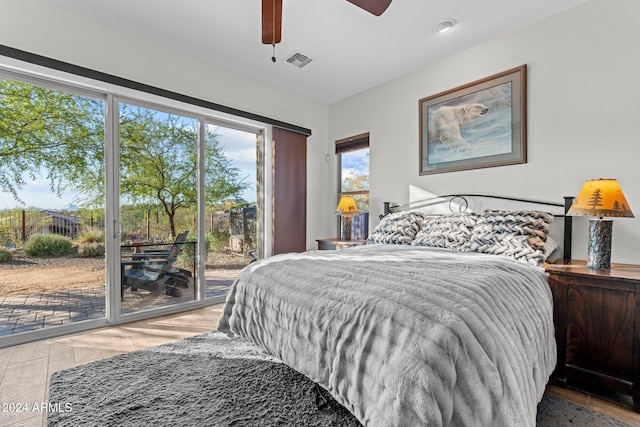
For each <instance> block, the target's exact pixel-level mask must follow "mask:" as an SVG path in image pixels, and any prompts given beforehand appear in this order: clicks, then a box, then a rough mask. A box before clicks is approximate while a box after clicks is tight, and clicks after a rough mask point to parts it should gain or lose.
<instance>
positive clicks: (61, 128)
mask: <svg viewBox="0 0 640 427" xmlns="http://www.w3.org/2000/svg"><path fill="white" fill-rule="evenodd" d="M0 104H1V105H2V110H1V112H0V191H3V192H7V193H11V194H12V195H13V197H14V199H15V200H17V201H21V200H20V197H19V196H18V190H19V189H21V188H22V187H23V186H24V185H25V184H26V180H27V179H28V178H31V179H36V177H37V175H38V173H39V172H40V170H41V169H46V170H47V178H48V179H49V183H50V186H51V191H53V192H55V193H56V194H58V195H60V194H61V193H62V191H63V190H64V187H65V186H66V185H68V183H73V182H80V181H83V182H84V181H87V180H88V179H90V178H92V179H94V180H95V178H96V174H97V175H99V176H100V177H99V178H98V179H102V178H101V177H102V176H103V169H104V167H103V159H104V103H103V101H101V100H97V99H92V98H87V97H84V96H79V95H73V94H70V93H66V92H61V91H56V90H52V89H47V88H44V87H40V86H34V85H30V84H27V83H22V82H18V81H14V80H9V79H5V78H0ZM100 182H104V179H102V180H101V181H100Z"/></svg>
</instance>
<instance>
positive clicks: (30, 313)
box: [0, 269, 240, 336]
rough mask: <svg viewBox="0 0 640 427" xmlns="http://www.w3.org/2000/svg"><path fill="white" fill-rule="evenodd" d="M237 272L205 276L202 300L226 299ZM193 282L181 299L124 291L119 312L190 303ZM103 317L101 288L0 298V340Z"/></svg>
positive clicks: (230, 271) (103, 301) (214, 272)
mask: <svg viewBox="0 0 640 427" xmlns="http://www.w3.org/2000/svg"><path fill="white" fill-rule="evenodd" d="M239 272H240V270H239V269H221V270H214V271H208V272H207V275H206V276H207V278H206V298H212V297H217V296H222V295H226V293H227V292H228V290H229V287H230V286H231V284H232V283H233V280H234V279H235V277H236V276H237V275H238V273H239ZM193 299H194V290H193V281H190V283H189V287H188V288H185V289H182V295H181V296H178V297H172V296H168V295H165V294H164V293H162V294H152V293H150V292H147V291H143V290H139V291H136V292H132V291H131V290H130V289H126V290H125V292H124V298H123V300H122V312H123V313H133V312H136V311H141V310H148V309H152V308H156V307H166V306H167V305H173V304H178V303H181V302H186V301H192V300H193ZM104 316H105V287H104V286H91V287H85V288H76V289H66V290H58V291H54V292H39V293H33V294H29V295H17V296H7V297H0V336H6V335H11V334H17V333H20V332H27V331H33V330H37V329H43V328H46V327H51V326H60V325H66V324H69V323H73V322H81V321H84V320H89V319H99V318H102V317H104Z"/></svg>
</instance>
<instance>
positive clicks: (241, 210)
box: [204, 123, 261, 300]
mask: <svg viewBox="0 0 640 427" xmlns="http://www.w3.org/2000/svg"><path fill="white" fill-rule="evenodd" d="M260 141H261V138H260V135H259V134H256V132H255V131H250V130H243V129H237V128H231V127H229V126H228V125H224V124H222V125H218V124H214V123H207V124H206V126H205V138H204V142H205V147H204V188H205V191H204V195H205V197H204V205H205V228H206V254H207V255H206V257H205V258H204V259H206V262H205V273H204V274H205V285H206V286H205V296H206V298H209V299H217V300H221V299H223V298H224V297H225V296H226V294H227V292H228V291H229V287H230V286H231V284H232V283H233V281H234V279H235V278H236V276H237V275H238V274H239V272H240V270H241V269H242V268H244V267H246V266H247V264H249V262H251V261H252V260H253V259H255V258H256V257H257V256H258V250H257V249H258V247H259V243H260V242H259V241H258V235H259V234H258V233H259V228H260V227H259V224H260V221H259V219H260V215H261V211H260V209H259V208H260V206H259V199H258V192H257V188H258V185H257V183H258V170H259V165H260V163H261V162H260V159H259V156H258V147H259V143H260Z"/></svg>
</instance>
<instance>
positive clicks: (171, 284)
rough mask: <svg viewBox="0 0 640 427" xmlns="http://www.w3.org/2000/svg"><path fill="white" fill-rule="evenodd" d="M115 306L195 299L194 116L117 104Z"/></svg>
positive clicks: (138, 307) (128, 308)
mask: <svg viewBox="0 0 640 427" xmlns="http://www.w3.org/2000/svg"><path fill="white" fill-rule="evenodd" d="M119 153H120V183H119V188H120V199H119V202H120V220H119V222H120V248H121V254H120V256H121V260H120V265H121V270H120V271H121V282H122V294H121V312H122V313H123V314H127V313H133V312H138V311H143V310H150V309H156V308H160V307H166V306H169V305H175V304H181V303H185V302H188V301H194V300H196V299H198V282H197V270H198V269H197V257H196V252H197V247H198V221H197V205H198V119H197V118H195V117H187V116H185V115H183V114H175V113H171V112H168V111H166V110H165V111H161V110H159V109H156V108H149V107H144V106H140V105H134V104H132V103H122V102H121V103H120V104H119Z"/></svg>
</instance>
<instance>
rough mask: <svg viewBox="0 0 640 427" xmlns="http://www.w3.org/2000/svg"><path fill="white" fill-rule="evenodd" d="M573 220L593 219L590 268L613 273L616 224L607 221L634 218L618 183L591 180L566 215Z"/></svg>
mask: <svg viewBox="0 0 640 427" xmlns="http://www.w3.org/2000/svg"><path fill="white" fill-rule="evenodd" d="M567 215H572V216H593V217H597V218H593V219H590V220H589V250H588V259H587V267H589V268H597V269H600V270H609V269H611V235H612V232H613V220H612V219H605V218H604V217H619V218H633V217H634V216H633V212H631V209H629V204H628V203H627V199H625V197H624V194H622V190H621V189H620V186H619V185H618V181H617V180H615V179H603V178H600V179H590V180H588V181H587V182H585V183H584V186H583V187H582V190H580V193H579V194H578V196H577V197H576V199H575V200H574V202H573V205H572V206H571V208H570V209H569V211H568V212H567Z"/></svg>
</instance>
